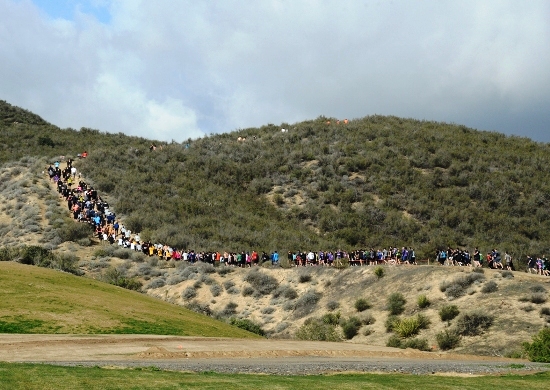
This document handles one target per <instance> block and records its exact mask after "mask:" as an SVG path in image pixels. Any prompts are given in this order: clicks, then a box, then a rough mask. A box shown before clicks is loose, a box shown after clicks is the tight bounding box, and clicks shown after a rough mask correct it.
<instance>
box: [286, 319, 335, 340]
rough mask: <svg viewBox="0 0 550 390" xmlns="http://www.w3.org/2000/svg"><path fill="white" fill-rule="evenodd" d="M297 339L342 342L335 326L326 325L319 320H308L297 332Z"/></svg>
mask: <svg viewBox="0 0 550 390" xmlns="http://www.w3.org/2000/svg"><path fill="white" fill-rule="evenodd" d="M296 338H298V339H300V340H312V341H340V340H341V337H340V335H339V334H338V332H337V331H336V327H335V326H334V325H330V324H326V323H324V322H323V321H321V320H320V319H318V318H308V319H307V320H306V321H305V322H304V324H303V325H302V326H301V327H300V328H299V329H298V330H297V331H296Z"/></svg>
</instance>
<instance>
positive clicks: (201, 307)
mask: <svg viewBox="0 0 550 390" xmlns="http://www.w3.org/2000/svg"><path fill="white" fill-rule="evenodd" d="M185 308H186V309H189V310H191V311H194V312H195V313H199V314H204V315H205V316H211V315H212V314H213V313H212V309H210V305H208V304H207V303H200V302H197V301H191V302H189V303H188V304H186V305H185Z"/></svg>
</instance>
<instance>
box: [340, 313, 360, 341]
mask: <svg viewBox="0 0 550 390" xmlns="http://www.w3.org/2000/svg"><path fill="white" fill-rule="evenodd" d="M361 325H362V324H361V320H360V319H359V318H357V317H349V318H348V319H346V320H340V326H341V327H342V333H344V337H345V338H346V339H348V340H351V339H352V338H354V337H355V336H356V335H357V333H359V329H360V328H361Z"/></svg>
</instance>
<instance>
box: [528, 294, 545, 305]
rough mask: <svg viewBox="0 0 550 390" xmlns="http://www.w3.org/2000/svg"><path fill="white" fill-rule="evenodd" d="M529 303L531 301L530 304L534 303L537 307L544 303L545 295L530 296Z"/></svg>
mask: <svg viewBox="0 0 550 390" xmlns="http://www.w3.org/2000/svg"><path fill="white" fill-rule="evenodd" d="M530 301H531V303H535V304H537V305H540V304H541V303H544V302H546V295H545V294H543V293H535V294H531V298H530Z"/></svg>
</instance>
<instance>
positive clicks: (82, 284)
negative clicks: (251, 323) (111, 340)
mask: <svg viewBox="0 0 550 390" xmlns="http://www.w3.org/2000/svg"><path fill="white" fill-rule="evenodd" d="M0 285H1V286H2V288H1V289H0V333H76V334H90V333H96V334H97V333H132V334H170V335H181V336H211V337H213V336H216V337H254V335H253V334H251V333H249V332H245V331H243V330H241V329H238V328H235V327H232V326H229V325H227V324H225V323H223V322H220V321H215V320H213V319H211V318H208V317H205V316H202V315H199V314H197V313H194V312H191V311H189V310H186V309H183V308H181V307H178V306H176V305H170V304H168V303H165V302H163V301H160V300H157V299H153V298H151V297H148V296H146V295H143V294H139V293H136V292H132V291H128V290H125V289H121V288H119V287H115V286H111V285H109V284H105V283H101V282H98V281H95V280H92V279H88V278H80V277H76V276H73V275H68V274H65V273H62V272H57V271H54V270H49V269H45V268H39V267H32V266H26V265H21V264H17V263H14V262H7V261H2V262H0Z"/></svg>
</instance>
